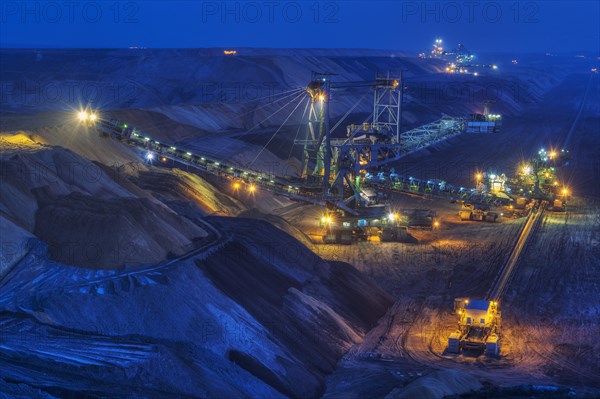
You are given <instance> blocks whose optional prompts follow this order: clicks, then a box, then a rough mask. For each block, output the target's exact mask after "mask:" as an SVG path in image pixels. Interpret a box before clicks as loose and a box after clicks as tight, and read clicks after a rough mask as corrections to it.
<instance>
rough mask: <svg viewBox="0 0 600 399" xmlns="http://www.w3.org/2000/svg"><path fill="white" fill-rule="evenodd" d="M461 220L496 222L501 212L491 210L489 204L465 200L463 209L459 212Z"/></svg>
mask: <svg viewBox="0 0 600 399" xmlns="http://www.w3.org/2000/svg"><path fill="white" fill-rule="evenodd" d="M458 214H459V216H460V220H476V221H479V222H492V223H494V222H495V221H496V220H497V219H498V217H499V216H500V214H499V213H498V212H495V211H491V210H490V206H489V205H487V204H479V203H471V202H463V203H462V206H461V210H460V211H459V212H458Z"/></svg>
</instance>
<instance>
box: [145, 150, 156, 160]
mask: <svg viewBox="0 0 600 399" xmlns="http://www.w3.org/2000/svg"><path fill="white" fill-rule="evenodd" d="M153 159H154V153H152V152H147V153H146V161H152V160H153Z"/></svg>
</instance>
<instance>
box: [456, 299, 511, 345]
mask: <svg viewBox="0 0 600 399" xmlns="http://www.w3.org/2000/svg"><path fill="white" fill-rule="evenodd" d="M498 309H499V304H498V302H495V301H488V300H483V299H471V300H469V299H466V298H457V299H455V300H454V311H455V313H456V314H457V315H458V328H457V330H456V331H455V332H454V333H452V334H451V335H450V337H449V338H448V352H450V353H460V351H461V350H466V351H472V352H484V353H485V354H486V355H492V356H495V355H498V353H499V348H498V339H499V336H498V334H499V332H500V323H501V314H500V311H499V310H498Z"/></svg>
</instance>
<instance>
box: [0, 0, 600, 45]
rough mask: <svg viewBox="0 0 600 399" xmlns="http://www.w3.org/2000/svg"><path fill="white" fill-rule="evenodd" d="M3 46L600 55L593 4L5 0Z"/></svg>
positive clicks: (599, 10)
mask: <svg viewBox="0 0 600 399" xmlns="http://www.w3.org/2000/svg"><path fill="white" fill-rule="evenodd" d="M0 13H1V14H0V21H1V24H0V26H1V27H0V44H1V45H2V47H84V48H87V47H130V46H139V47H276V48H290V47H291V48H294V47H305V48H311V47H313V48H331V47H344V48H356V47H359V48H380V49H390V50H407V51H422V50H424V49H426V48H428V47H429V46H430V44H431V43H432V41H433V39H434V38H435V37H442V38H444V40H445V42H446V43H448V44H456V43H459V42H463V43H465V44H466V45H467V47H468V48H469V49H472V50H474V51H478V52H488V51H489V52H505V51H506V52H570V51H594V52H599V51H600V50H599V48H600V6H599V2H598V1H512V0H507V1H504V0H502V1H475V0H473V1H468V0H467V1H430V2H422V1H401V0H397V1H319V2H317V1H285V0H283V1H271V0H265V1H229V2H223V1H163V0H160V1H152V0H150V1H112V0H110V1H81V0H78V1H67V0H65V1H62V0H61V1H28V2H24V1H10V0H8V1H5V0H2V1H1V3H0Z"/></svg>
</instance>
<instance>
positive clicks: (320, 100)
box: [318, 93, 325, 103]
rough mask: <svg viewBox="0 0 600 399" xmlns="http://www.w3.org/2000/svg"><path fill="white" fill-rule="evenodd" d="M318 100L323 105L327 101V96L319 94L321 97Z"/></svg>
mask: <svg viewBox="0 0 600 399" xmlns="http://www.w3.org/2000/svg"><path fill="white" fill-rule="evenodd" d="M318 99H319V102H321V103H322V102H323V101H325V94H322V93H321V94H319V97H318Z"/></svg>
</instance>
